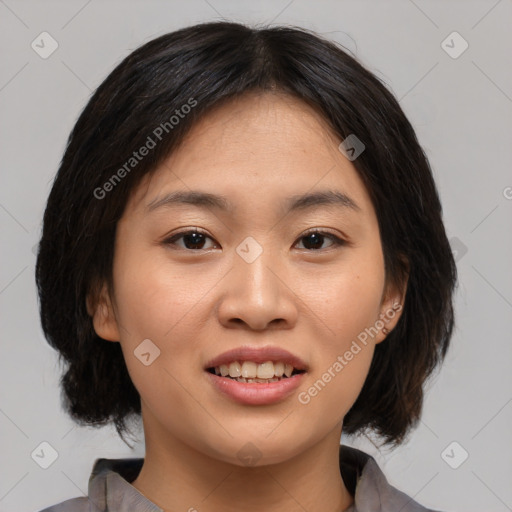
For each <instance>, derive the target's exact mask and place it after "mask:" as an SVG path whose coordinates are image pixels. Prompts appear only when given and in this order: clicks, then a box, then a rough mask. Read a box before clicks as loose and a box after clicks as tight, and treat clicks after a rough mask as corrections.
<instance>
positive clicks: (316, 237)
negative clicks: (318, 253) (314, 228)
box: [304, 233, 323, 249]
mask: <svg viewBox="0 0 512 512" xmlns="http://www.w3.org/2000/svg"><path fill="white" fill-rule="evenodd" d="M304 238H305V239H306V240H308V239H309V240H313V243H312V244H309V245H313V246H314V248H315V249H318V248H319V247H322V238H323V236H322V235H321V234H319V233H310V234H309V235H307V236H305V237H304ZM319 242H320V243H319ZM307 245H308V244H304V246H307Z"/></svg>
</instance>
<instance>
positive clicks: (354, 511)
mask: <svg viewBox="0 0 512 512" xmlns="http://www.w3.org/2000/svg"><path fill="white" fill-rule="evenodd" d="M143 462H144V459H97V460H96V461H95V463H94V467H93V470H92V473H91V476H90V478H89V496H88V497H82V498H73V499H70V500H67V501H63V502H62V503H59V504H58V505H53V506H52V507H49V508H45V509H44V510H41V511H40V512H162V509H161V508H160V507H157V506H156V505H155V504H154V503H153V502H151V501H149V500H148V499H147V498H146V497H145V496H143V495H142V494H141V493H140V492H139V491H138V490H137V489H135V487H133V486H132V485H130V482H133V481H134V480H135V479H136V478H137V475H138V474H139V472H140V470H141V468H142V464H143ZM340 472H341V475H342V477H343V481H344V483H345V486H346V487H347V489H348V490H349V492H350V493H351V494H352V496H354V504H353V505H351V506H350V507H349V508H348V509H347V510H346V512H398V511H400V512H436V511H435V510H432V509H427V508H425V507H422V506H421V505H419V504H418V503H416V502H415V501H413V499H412V498H409V497H408V496H407V495H406V494H404V493H403V492H400V491H398V490H397V489H395V488H394V487H393V486H391V485H390V484H389V483H388V481H387V480H386V477H385V476H384V474H383V473H382V471H381V470H380V468H379V466H378V465H377V463H376V461H375V459H374V458H373V457H371V456H370V455H368V454H366V453H364V452H362V451H361V450H357V449H355V448H350V447H348V446H340Z"/></svg>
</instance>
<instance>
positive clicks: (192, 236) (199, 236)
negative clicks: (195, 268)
mask: <svg viewBox="0 0 512 512" xmlns="http://www.w3.org/2000/svg"><path fill="white" fill-rule="evenodd" d="M207 238H209V239H210V240H213V238H211V237H209V236H208V235H207V234H206V233H205V232H204V231H203V230H200V229H198V228H194V229H189V230H188V231H180V232H179V233H176V234H174V235H172V236H171V237H169V238H166V239H165V240H164V241H163V242H162V243H163V244H164V245H166V246H172V248H173V249H174V248H178V249H182V250H193V251H197V250H204V249H205V248H204V244H205V239H207ZM180 239H183V246H179V245H178V244H177V243H176V242H177V241H178V240H180ZM210 248H211V247H210ZM206 249H209V247H207V248H206Z"/></svg>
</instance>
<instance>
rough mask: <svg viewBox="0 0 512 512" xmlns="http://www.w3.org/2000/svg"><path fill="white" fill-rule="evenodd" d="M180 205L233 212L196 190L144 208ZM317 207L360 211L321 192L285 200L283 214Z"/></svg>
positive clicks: (223, 201)
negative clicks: (334, 207)
mask: <svg viewBox="0 0 512 512" xmlns="http://www.w3.org/2000/svg"><path fill="white" fill-rule="evenodd" d="M182 204H189V205H193V206H198V207H206V208H214V209H217V210H221V211H224V212H229V213H232V212H233V211H234V210H235V208H234V206H233V204H232V203H231V202H230V201H229V200H228V198H227V197H225V196H221V195H216V194H211V193H209V192H200V191H196V190H190V191H175V192H170V193H169V194H166V195H165V196H164V197H162V198H161V199H159V198H155V199H153V200H152V201H151V202H150V203H149V204H148V205H147V206H146V210H147V212H148V213H150V212H152V211H154V210H156V209H158V208H162V207H172V206H173V205H182ZM318 206H336V207H341V208H348V209H351V210H354V211H357V212H359V211H361V208H360V207H359V206H358V204H357V203H356V202H355V201H354V200H353V199H351V198H350V197H349V196H347V195H346V194H344V193H342V192H340V191H338V190H321V191H318V192H310V193H305V194H299V195H295V196H291V197H289V198H287V199H286V200H285V202H284V205H283V207H284V211H285V213H290V212H294V211H305V210H310V209H312V208H315V207H318Z"/></svg>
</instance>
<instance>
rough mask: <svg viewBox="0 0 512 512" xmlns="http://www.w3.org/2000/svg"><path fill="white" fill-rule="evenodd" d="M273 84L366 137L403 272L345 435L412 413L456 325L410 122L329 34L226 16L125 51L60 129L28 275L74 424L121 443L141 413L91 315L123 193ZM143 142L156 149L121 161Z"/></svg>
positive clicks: (390, 273)
mask: <svg viewBox="0 0 512 512" xmlns="http://www.w3.org/2000/svg"><path fill="white" fill-rule="evenodd" d="M269 90H278V91H281V92H284V93H286V94H289V95H292V96H294V97H297V98H300V99H302V100H303V101H305V102H307V103H308V104H309V105H312V106H314V107H315V108H316V109H317V111H318V112H320V113H321V114H322V116H323V117H324V119H325V120H326V121H328V123H329V124H330V126H332V129H333V130H334V132H335V133H336V134H337V135H339V137H341V138H342V139H345V138H346V137H347V136H349V135H350V134H355V135H356V136H357V138H358V139H359V140H361V141H362V142H363V143H364V145H365V151H364V152H363V153H362V154H361V155H360V156H359V157H358V158H357V159H356V160H354V161H353V162H352V163H353V165H354V166H355V168H356V170H357V172H358V174H359V175H360V177H361V179H362V180H363V182H364V184H365V186H366V188H367V190H368V192H369V194H370V197H371V200H372V203H373V206H374V208H375V211H376V214H377V217H378V222H379V228H380V234H381V240H382V247H383V253H384V261H385V270H386V277H387V279H391V280H392V281H394V282H396V283H403V282H404V279H406V278H407V276H408V284H407V294H406V297H405V302H404V306H403V312H402V316H401V318H400V320H399V321H398V324H397V325H396V327H395V329H394V330H393V331H392V332H391V333H390V334H389V335H388V337H387V339H386V340H385V341H384V342H383V343H380V344H378V345H377V346H376V349H375V354H374V358H373V361H372V364H371V368H370V371H369V375H368V377H367V379H366V382H365V384H364V387H363V389H362V391H361V393H360V395H359V397H358V399H357V401H356V402H355V404H354V405H353V407H352V408H351V409H350V411H349V412H348V413H347V415H346V416H345V419H344V428H343V430H344V432H345V433H347V434H353V433H357V432H362V431H364V430H366V429H370V430H373V431H375V432H376V433H378V434H379V435H381V436H382V437H383V439H384V440H385V442H386V443H390V444H397V443H399V442H401V441H402V440H403V439H404V437H405V435H406V433H407V432H408V431H409V429H410V428H411V427H412V426H414V425H415V424H416V423H417V421H418V419H419V416H420V413H421V408H422V403H423V385H424V383H425V380H426V379H427V377H428V376H429V375H430V374H431V373H432V371H433V370H434V368H435V367H436V366H437V365H438V363H440V361H441V360H442V359H443V357H444V356H445V354H446V350H447V348H448V345H449V340H450V337H451V334H452V329H453V325H454V315H453V305H452V294H453V290H454V287H455V284H456V267H455V262H454V259H453V256H452V252H451V249H450V245H449V243H448V240H447V237H446V233H445V229H444V226H443V222H442V210H441V204H440V201H439V197H438V193H437V190H436V186H435V183H434V180H433V177H432V173H431V169H430V166H429V163H428V160H427V158H426V156H425V154H424V152H423V150H422V149H421V147H420V145H419V143H418V141H417V139H416V136H415V133H414V130H413V128H412V126H411V124H410V123H409V121H408V120H407V119H406V117H405V115H404V113H403V111H402V109H401V108H400V106H399V104H398V102H397V101H396V100H395V98H394V97H393V95H392V94H391V93H390V92H389V91H388V90H387V88H386V87H385V86H384V85H383V83H381V81H380V80H379V79H378V78H376V77H375V76H374V75H373V74H372V73H371V72H369V71H368V70H366V69H365V68H364V67H363V66H362V65H360V64H359V63H358V62H357V61H356V60H355V59H354V58H353V57H351V56H350V55H348V54H347V53H346V52H345V51H344V50H343V49H342V48H341V47H340V46H338V45H337V44H335V43H333V42H330V41H328V40H325V39H323V38H321V37H319V36H318V35H316V34H314V33H312V32H310V31H307V30H305V29H301V28H296V27H284V26H282V27H263V28H252V27H248V26H244V25H241V24H237V23H228V22H215V23H204V24H200V25H195V26H191V27H188V28H184V29H181V30H178V31H175V32H172V33H169V34H166V35H163V36H161V37H158V38H157V39H154V40H153V41H150V42H149V43H147V44H144V45H143V46H142V47H140V48H138V49H137V50H135V51H134V52H132V53H131V54H130V55H128V56H127V57H126V58H125V59H124V60H123V61H122V62H121V63H120V64H119V65H118V66H117V67H116V68H115V69H114V70H113V71H112V72H111V73H110V75H109V76H108V77H107V78H106V79H105V81H104V82H103V83H102V84H101V85H100V86H99V87H98V89H97V91H96V92H95V93H94V94H93V96H92V97H91V99H90V100H89V102H88V103H87V105H86V106H85V108H84V110H83V112H82V113H81V115H80V117H79V119H78V121H77V122H76V125H75V126H74V128H73V130H72V132H71V134H70V137H69V140H68V144H67V147H66V151H65V153H64V156H63V159H62V162H61V165H60V168H59V170H58V173H57V175H56V178H55V181H54V183H53V187H52V190H51V192H50V195H49V198H48V203H47V206H46V211H45V214H44V224H43V233H42V238H41V241H40V244H39V253H38V256H37V265H36V281H37V286H38V292H39V298H40V314H41V322H42V327H43V330H44V333H45V336H46V338H47V340H48V342H49V343H50V344H51V346H53V347H54V348H55V349H57V350H58V351H59V354H60V357H61V360H64V362H65V364H66V371H65V373H64V374H63V377H62V380H61V385H62V390H63V405H64V407H65V409H66V411H67V412H68V413H69V414H70V415H71V416H72V417H73V418H74V419H75V421H77V422H80V423H82V424H87V425H96V426H100V425H104V424H106V423H108V422H114V424H115V427H116V429H117V431H118V433H119V434H120V436H121V438H123V440H124V437H123V433H125V432H126V431H127V430H128V429H127V424H126V420H127V419H128V418H129V417H130V416H132V415H134V414H135V415H138V414H140V412H141V406H140V397H139V394H138V392H137V390H136V389H135V387H134V386H133V384H132V382H131V380H130V377H129V374H128V371H127V369H126V365H125V363H124V360H123V355H122V352H121V347H120V344H119V343H108V342H105V341H104V340H102V339H101V338H99V337H98V336H97V335H96V333H95V331H94V329H93V325H92V320H91V317H90V316H89V314H88V313H87V309H86V297H87V295H88V294H89V293H92V294H94V293H96V292H97V291H98V287H99V286H100V285H101V283H107V284H108V285H109V287H110V289H112V263H113V251H114V239H115V233H116V224H117V221H118V220H119V219H120V217H121V216H122V214H123V210H124V208H125V206H126V203H127V199H128V197H129V195H130V194H131V193H132V192H133V191H134V190H135V188H136V187H137V185H138V184H139V183H140V181H141V179H142V178H143V176H145V175H146V174H148V173H151V172H152V171H154V170H155V168H156V167H157V166H158V164H159V163H160V162H161V161H162V160H163V159H164V158H166V157H167V156H168V155H169V154H170V152H171V151H172V150H173V149H175V148H176V147H177V145H178V144H179V143H180V141H182V140H183V138H184V136H185V135H186V133H187V132H188V131H189V130H190V128H191V127H192V126H194V124H195V123H196V122H197V120H198V119H200V118H201V117H202V116H204V115H205V114H206V113H207V112H208V111H209V110H210V109H211V108H212V107H213V106H215V105H219V104H220V102H223V101H228V100H229V99H232V98H235V97H238V96H241V95H243V94H245V93H248V92H250V91H269ZM184 105H189V106H190V107H191V108H187V109H184ZM192 107H193V108H192ZM184 112H185V113H186V115H184ZM173 116H174V118H173ZM177 116H178V117H179V120H178V121H176V120H177V118H178V117H177ZM159 127H160V128H159ZM148 137H149V138H151V139H152V140H153V139H154V140H153V141H154V142H155V145H154V146H153V147H151V148H150V149H149V151H147V152H146V153H147V154H146V155H145V156H144V158H141V159H140V160H139V159H137V161H131V160H130V159H131V158H133V152H134V151H136V150H138V149H139V148H141V147H143V146H146V147H149V146H150V144H149V142H148ZM157 139H158V140H157ZM127 162H131V164H130V166H127ZM121 169H124V172H123V171H122V170H121ZM116 176H117V177H116Z"/></svg>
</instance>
